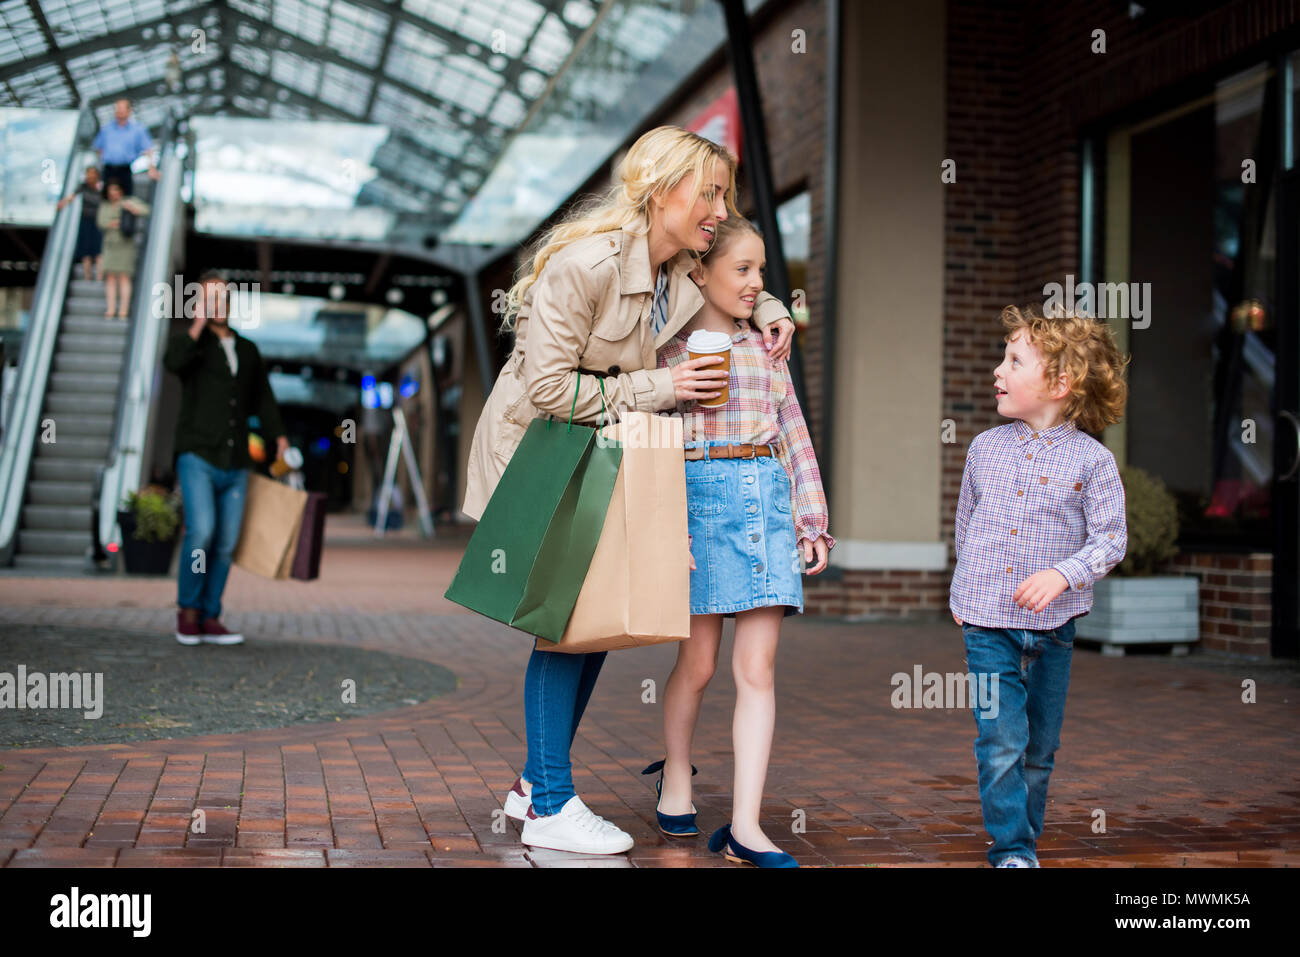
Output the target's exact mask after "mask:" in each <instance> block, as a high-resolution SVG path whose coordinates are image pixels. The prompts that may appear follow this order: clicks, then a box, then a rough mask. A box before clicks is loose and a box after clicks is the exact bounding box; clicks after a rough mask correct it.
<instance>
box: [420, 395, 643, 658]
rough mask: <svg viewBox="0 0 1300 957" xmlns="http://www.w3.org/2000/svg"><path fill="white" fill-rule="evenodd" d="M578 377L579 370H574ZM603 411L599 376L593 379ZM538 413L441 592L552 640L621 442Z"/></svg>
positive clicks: (593, 536) (583, 568) (592, 537)
mask: <svg viewBox="0 0 1300 957" xmlns="http://www.w3.org/2000/svg"><path fill="white" fill-rule="evenodd" d="M579 379H581V374H579ZM601 400H602V416H603V404H604V384H603V383H602V384H601ZM573 401H574V405H573V408H571V409H570V415H569V421H568V422H567V423H566V422H562V421H557V420H555V419H552V418H550V417H540V416H539V417H538V418H535V419H533V421H532V422H531V423H529V426H528V431H526V432H525V433H524V437H523V438H522V439H521V440H520V442H519V446H518V447H517V448H516V449H515V452H514V455H513V456H512V457H511V459H510V463H509V464H508V465H507V466H506V469H505V471H504V472H503V473H502V474H501V478H500V480H499V481H498V482H497V486H496V488H495V489H494V490H493V492H492V497H491V499H490V500H489V501H488V504H487V507H486V508H485V509H484V510H483V516H482V518H480V520H479V523H478V525H477V527H475V529H474V533H473V534H472V535H471V536H470V539H469V542H468V544H467V545H466V546H465V554H464V556H463V557H462V558H461V562H460V567H459V568H457V569H456V576H455V578H453V579H452V582H451V587H450V588H448V589H447V591H446V593H445V596H444V597H446V598H448V599H449V600H451V601H454V602H456V604H458V605H464V606H465V607H466V608H469V609H471V610H473V611H477V612H479V613H480V614H483V615H486V616H487V617H489V618H493V619H495V620H497V621H500V622H504V623H505V624H507V625H511V626H513V627H515V628H518V629H520V630H521V631H525V632H527V633H529V634H531V635H538V636H541V637H544V638H550V639H553V640H558V639H559V638H560V636H561V635H563V634H564V626H565V624H566V623H567V622H568V620H569V615H570V614H571V613H572V611H573V604H574V602H575V601H577V598H578V592H579V590H580V589H581V588H582V582H583V579H584V578H585V577H586V575H587V567H588V565H590V563H591V556H592V553H593V552H595V550H596V543H597V541H598V540H599V539H600V533H601V529H602V528H603V527H604V524H605V513H606V511H607V510H608V509H609V499H610V495H611V494H613V491H614V482H615V479H616V478H617V477H618V466H619V461H620V459H621V458H622V449H621V448H620V447H619V446H618V445H617V444H616V443H612V442H601V443H597V442H596V430H595V429H594V428H591V427H589V426H584V425H577V424H575V423H574V422H573V409H574V408H576V407H577V401H578V392H577V386H575V388H574V394H573Z"/></svg>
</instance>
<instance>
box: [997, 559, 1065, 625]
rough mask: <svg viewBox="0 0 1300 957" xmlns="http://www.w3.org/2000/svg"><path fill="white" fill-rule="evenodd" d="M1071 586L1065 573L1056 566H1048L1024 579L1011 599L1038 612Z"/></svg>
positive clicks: (1022, 606)
mask: <svg viewBox="0 0 1300 957" xmlns="http://www.w3.org/2000/svg"><path fill="white" fill-rule="evenodd" d="M1069 587H1070V583H1069V582H1067V581H1066V580H1065V576H1064V575H1062V574H1061V573H1060V572H1058V571H1057V570H1056V569H1055V568H1046V569H1044V570H1043V571H1041V572H1038V573H1036V574H1033V575H1030V576H1029V577H1028V578H1026V579H1025V580H1024V581H1022V582H1021V583H1020V585H1019V586H1018V587H1017V588H1016V590H1015V593H1014V594H1013V595H1012V596H1011V599H1012V601H1014V602H1015V603H1016V604H1017V605H1019V606H1020V607H1021V608H1028V609H1030V610H1031V611H1033V612H1034V613H1035V614H1037V613H1038V612H1040V611H1042V610H1043V609H1044V608H1046V607H1047V606H1048V605H1049V604H1051V602H1052V599H1054V598H1055V597H1056V596H1057V595H1059V594H1061V592H1063V591H1065V590H1066V589H1067V588H1069Z"/></svg>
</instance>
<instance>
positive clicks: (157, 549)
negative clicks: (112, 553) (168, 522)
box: [117, 511, 176, 575]
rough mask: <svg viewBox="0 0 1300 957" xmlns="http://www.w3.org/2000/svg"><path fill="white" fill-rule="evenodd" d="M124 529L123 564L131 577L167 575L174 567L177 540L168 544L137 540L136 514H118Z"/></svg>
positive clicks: (118, 522) (167, 542)
mask: <svg viewBox="0 0 1300 957" xmlns="http://www.w3.org/2000/svg"><path fill="white" fill-rule="evenodd" d="M117 524H118V527H119V528H120V529H122V564H123V565H124V566H125V567H126V571H127V574H130V575H166V574H167V573H168V571H170V570H171V567H172V554H173V553H174V552H175V551H176V539H174V538H173V539H171V540H170V541H166V542H141V541H137V540H136V538H135V513H134V512H121V511H119V512H118V513H117Z"/></svg>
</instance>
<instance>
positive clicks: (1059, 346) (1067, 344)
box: [1002, 306, 1131, 434]
mask: <svg viewBox="0 0 1300 957" xmlns="http://www.w3.org/2000/svg"><path fill="white" fill-rule="evenodd" d="M1002 325H1003V327H1005V329H1006V330H1007V334H1006V335H1005V336H1004V337H1003V338H1004V340H1005V341H1007V342H1010V341H1011V338H1012V336H1014V335H1015V334H1016V333H1018V332H1022V331H1023V332H1025V333H1026V335H1027V336H1028V338H1029V341H1030V342H1032V343H1033V344H1034V346H1035V347H1036V348H1037V349H1038V351H1039V352H1040V353H1042V356H1043V374H1044V377H1045V379H1046V381H1047V382H1049V383H1051V382H1055V381H1056V378H1057V376H1059V375H1060V374H1061V373H1062V372H1064V373H1065V375H1066V379H1067V380H1068V382H1069V384H1070V393H1069V396H1068V398H1067V400H1066V403H1065V409H1064V410H1063V414H1064V415H1065V418H1066V419H1067V420H1069V421H1073V422H1074V424H1075V425H1077V426H1078V427H1079V428H1081V429H1083V431H1085V432H1091V433H1093V434H1096V433H1099V432H1101V430H1102V429H1104V428H1105V427H1106V426H1108V425H1114V424H1115V423H1116V422H1118V421H1119V420H1120V418H1122V417H1123V415H1124V404H1125V402H1127V401H1128V383H1127V382H1126V381H1125V379H1124V373H1125V370H1126V369H1127V367H1128V364H1129V362H1130V361H1131V357H1126V356H1121V355H1120V351H1119V349H1118V348H1117V347H1116V345H1115V337H1114V335H1113V333H1112V332H1111V329H1110V326H1108V325H1107V324H1106V323H1104V322H1101V321H1099V320H1097V319H1094V318H1092V317H1091V316H1088V315H1084V314H1083V313H1075V312H1072V311H1069V310H1066V309H1064V308H1062V309H1058V310H1055V311H1052V312H1051V314H1049V315H1047V316H1043V315H1041V314H1039V313H1037V312H1036V311H1035V309H1034V307H1033V306H1026V307H1025V308H1024V310H1023V311H1022V310H1020V309H1017V308H1016V307H1015V306H1007V307H1006V308H1005V309H1003V310H1002Z"/></svg>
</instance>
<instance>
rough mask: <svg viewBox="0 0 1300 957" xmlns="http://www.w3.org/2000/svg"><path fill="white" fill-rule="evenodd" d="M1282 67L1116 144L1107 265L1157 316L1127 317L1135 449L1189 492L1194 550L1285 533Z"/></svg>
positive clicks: (1152, 122) (1184, 534)
mask: <svg viewBox="0 0 1300 957" xmlns="http://www.w3.org/2000/svg"><path fill="white" fill-rule="evenodd" d="M1273 80H1274V77H1273V71H1272V70H1270V69H1269V68H1268V67H1267V66H1266V65H1260V66H1258V67H1256V68H1254V69H1251V70H1247V71H1245V72H1242V73H1239V74H1236V75H1234V76H1232V77H1229V78H1227V79H1224V80H1222V81H1221V82H1219V83H1217V84H1216V85H1215V87H1214V89H1213V91H1212V92H1211V93H1209V94H1208V95H1205V96H1201V97H1198V98H1192V99H1190V100H1189V101H1188V102H1187V103H1184V104H1183V105H1181V106H1179V107H1177V108H1175V109H1172V110H1169V111H1167V112H1165V113H1162V114H1160V115H1159V116H1155V117H1151V118H1149V119H1147V120H1145V121H1143V122H1140V123H1137V124H1134V125H1132V126H1130V127H1127V128H1124V129H1122V130H1116V131H1115V132H1114V134H1113V135H1112V137H1111V143H1110V148H1109V150H1108V155H1109V157H1110V167H1109V168H1108V170H1107V182H1106V189H1107V191H1108V193H1109V197H1108V200H1109V201H1108V206H1107V209H1108V213H1110V214H1111V215H1109V216H1108V219H1107V226H1106V229H1107V232H1108V234H1109V235H1108V236H1107V242H1106V250H1107V259H1108V261H1107V263H1106V276H1105V278H1106V279H1107V280H1110V281H1114V280H1116V279H1123V280H1125V281H1127V282H1130V283H1136V284H1138V287H1139V288H1140V289H1143V290H1146V311H1147V314H1146V315H1145V316H1141V317H1136V316H1126V317H1123V318H1122V319H1120V320H1119V321H1121V322H1124V323H1126V324H1127V326H1128V328H1127V330H1126V332H1127V339H1128V345H1127V348H1128V350H1129V351H1130V352H1131V353H1132V356H1133V364H1132V367H1131V369H1130V373H1129V384H1130V390H1131V392H1130V399H1129V404H1128V410H1127V413H1126V426H1125V428H1126V442H1125V453H1126V459H1127V461H1128V462H1129V463H1130V464H1133V465H1136V466H1138V467H1140V468H1143V469H1145V470H1147V471H1149V472H1151V473H1153V474H1155V475H1157V476H1159V477H1160V478H1161V479H1162V480H1163V481H1164V482H1165V483H1166V485H1168V487H1169V489H1170V491H1171V492H1173V493H1174V495H1175V497H1176V498H1177V499H1178V504H1179V517H1180V526H1181V534H1180V538H1181V540H1182V545H1183V547H1184V548H1195V547H1198V546H1200V547H1224V546H1227V547H1235V546H1248V547H1269V544H1270V542H1271V539H1272V528H1271V524H1270V522H1271V481H1272V467H1273V434H1272V422H1273V416H1272V401H1273V382H1274V365H1275V347H1276V334H1275V322H1276V315H1275V312H1276V303H1275V298H1274V297H1275V285H1274V278H1275V274H1276V263H1275V259H1274V256H1275V249H1276V244H1275V229H1276V227H1275V223H1274V207H1275V202H1274V193H1275V188H1274V187H1275V183H1276V179H1277V176H1278V169H1277V166H1278V163H1277V157H1278V155H1279V153H1280V150H1279V149H1278V146H1279V142H1278V135H1277V131H1278V130H1279V128H1280V123H1278V122H1277V117H1278V115H1279V105H1280V104H1279V103H1278V102H1277V99H1278V96H1277V91H1278V89H1279V85H1278V84H1276V83H1274V82H1273ZM1117 199H1118V200H1119V202H1116V200H1117ZM1112 321H1115V320H1114V317H1112Z"/></svg>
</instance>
